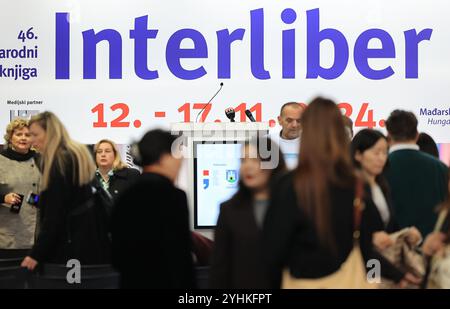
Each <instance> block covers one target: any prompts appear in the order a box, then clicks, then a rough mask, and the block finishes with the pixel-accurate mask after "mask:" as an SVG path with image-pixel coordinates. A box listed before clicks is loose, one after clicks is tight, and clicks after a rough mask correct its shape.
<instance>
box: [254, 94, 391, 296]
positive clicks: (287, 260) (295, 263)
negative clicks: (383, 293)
mask: <svg viewBox="0 0 450 309" xmlns="http://www.w3.org/2000/svg"><path fill="white" fill-rule="evenodd" d="M302 121H303V133H302V140H301V146H300V147H301V149H302V153H301V156H300V161H299V165H298V167H297V169H295V170H294V171H293V172H292V173H290V174H288V175H287V176H286V177H284V178H283V179H282V180H281V181H280V182H279V183H278V184H277V186H276V188H275V189H274V190H273V195H272V201H271V203H270V207H269V210H268V212H267V215H266V222H265V226H264V233H263V235H264V246H265V254H266V256H265V257H266V259H267V263H268V270H269V275H270V280H271V286H272V287H280V286H281V279H282V275H283V276H288V277H289V278H290V279H288V280H289V282H292V280H291V279H293V280H295V279H320V278H326V277H329V276H330V275H332V274H335V273H337V271H338V270H339V269H340V268H341V267H342V266H343V265H344V263H345V262H346V261H347V259H348V258H350V257H357V256H358V253H355V254H353V255H351V253H353V252H356V251H354V250H355V247H354V239H355V237H356V238H358V237H357V234H354V232H355V231H357V230H359V231H360V237H359V247H360V250H361V251H360V252H361V253H362V256H363V257H364V260H362V259H361V258H357V259H353V258H352V260H359V263H361V265H357V267H358V269H360V270H361V267H364V266H365V261H368V260H369V259H371V258H373V257H374V255H373V250H372V234H373V232H374V231H375V227H374V224H373V222H371V218H372V217H373V216H374V215H373V212H374V206H373V204H371V202H370V200H365V202H364V203H363V204H365V208H364V210H363V211H362V213H361V214H362V219H361V224H360V228H359V229H358V228H357V226H356V224H354V218H355V214H357V213H358V212H357V211H356V210H354V208H355V207H354V203H355V204H356V201H359V200H360V197H359V196H358V194H357V191H359V190H357V188H358V186H357V178H356V177H355V173H354V168H353V164H352V160H351V157H350V151H349V149H350V140H349V137H348V134H347V132H346V130H345V126H344V122H343V117H342V114H341V112H340V110H339V108H338V107H337V105H336V104H335V103H334V102H333V101H331V100H328V99H324V98H316V99H314V100H313V101H312V102H311V103H310V104H309V105H308V107H307V109H306V111H305V113H304V114H303V118H302ZM358 204H359V205H361V204H362V203H358ZM380 259H381V257H380ZM380 262H382V261H380ZM361 271H362V272H364V269H362V270H361ZM382 272H383V266H381V275H383V274H382ZM362 276H364V274H363V275H362ZM364 278H365V277H364ZM364 278H360V279H362V280H361V281H363V280H364V281H365V279H364ZM333 287H335V288H340V287H345V285H344V282H339V283H336V286H333Z"/></svg>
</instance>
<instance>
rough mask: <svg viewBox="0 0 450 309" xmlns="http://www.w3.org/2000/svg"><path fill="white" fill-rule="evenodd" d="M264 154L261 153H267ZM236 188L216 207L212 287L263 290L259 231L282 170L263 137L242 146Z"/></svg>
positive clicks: (274, 151) (274, 149)
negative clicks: (228, 198)
mask: <svg viewBox="0 0 450 309" xmlns="http://www.w3.org/2000/svg"><path fill="white" fill-rule="evenodd" d="M269 153H270V156H268V155H265V154H269ZM243 154H244V155H243V159H242V161H241V167H240V177H239V189H238V191H237V192H236V194H235V195H234V196H233V197H232V198H231V199H230V200H228V201H226V202H225V203H223V204H222V205H221V208H220V214H219V219H218V222H217V227H216V230H215V238H214V248H213V256H212V263H211V272H210V286H211V287H213V288H267V287H268V278H267V276H266V272H265V267H264V264H263V262H262V260H261V253H262V251H261V229H262V224H263V221H264V216H265V213H266V209H267V206H268V203H269V197H270V194H271V192H270V185H271V183H272V182H273V181H274V180H275V179H277V177H279V176H280V175H281V174H282V173H284V171H285V169H286V165H285V162H284V159H283V156H282V154H281V153H280V150H279V148H278V145H276V144H275V143H274V142H272V141H271V140H270V139H269V138H266V137H263V138H259V139H258V140H253V141H251V142H250V143H247V144H246V145H245V146H244V150H243Z"/></svg>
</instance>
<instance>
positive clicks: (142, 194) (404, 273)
mask: <svg viewBox="0 0 450 309" xmlns="http://www.w3.org/2000/svg"><path fill="white" fill-rule="evenodd" d="M278 121H279V124H280V126H281V127H282V130H281V131H280V132H275V133H273V134H270V135H268V136H264V137H258V138H255V139H252V140H250V141H247V142H246V143H245V146H244V147H243V153H242V159H241V165H240V173H239V183H238V189H237V192H236V193H235V194H234V195H233V196H232V197H231V199H230V200H228V201H226V202H224V203H223V204H222V205H221V208H220V214H219V217H218V221H217V225H216V228H215V233H214V243H213V246H212V252H211V256H210V258H209V254H208V253H206V254H203V255H202V254H197V258H196V256H195V254H193V252H194V253H195V252H197V253H198V251H199V250H198V249H199V248H198V247H197V248H195V247H193V243H194V244H198V243H201V239H200V242H199V237H200V236H199V235H198V234H195V233H194V232H193V231H190V228H189V208H188V203H187V198H186V194H185V193H184V191H182V190H180V189H179V188H177V187H176V185H175V182H176V179H177V176H178V173H179V170H180V167H181V159H180V156H179V154H178V153H174V147H173V143H174V141H175V139H176V137H175V136H173V135H171V134H170V133H169V132H166V131H163V130H152V131H149V132H147V133H146V134H145V135H144V136H143V137H142V139H141V140H140V142H139V143H137V144H135V145H133V147H132V149H133V153H132V154H133V156H134V160H135V163H136V164H137V165H139V166H140V167H141V171H138V170H137V169H133V168H130V167H128V166H127V165H126V164H125V163H124V162H123V161H122V160H121V157H120V153H119V151H118V148H117V146H116V144H115V143H114V142H113V141H111V140H108V139H102V140H100V141H99V142H98V143H97V144H96V145H95V146H94V153H93V154H91V153H90V151H89V150H88V147H86V145H83V144H80V143H78V142H76V141H74V140H72V139H71V137H70V135H69V133H68V132H67V130H66V128H65V127H64V125H63V124H62V123H61V121H60V120H59V119H58V118H57V117H56V116H55V115H54V114H53V113H51V112H44V113H41V114H38V115H36V116H33V117H32V118H31V119H30V120H24V119H15V120H13V121H12V122H11V123H10V124H9V125H8V127H7V128H6V134H5V142H6V143H5V148H4V150H3V152H2V153H1V155H0V177H1V183H0V199H3V201H2V202H3V204H2V207H0V255H1V252H2V251H4V250H9V249H29V253H28V255H27V256H26V257H25V258H24V259H23V262H22V264H21V265H22V266H23V267H26V268H28V269H29V270H32V271H33V270H35V269H36V268H37V267H39V266H40V265H41V264H45V263H57V264H65V263H66V262H67V261H68V260H69V259H73V258H75V259H78V260H79V261H80V262H81V263H82V264H84V265H86V264H105V263H111V264H112V265H113V266H114V267H115V268H116V269H117V270H118V272H119V273H120V274H121V287H123V288H135V287H143V288H193V287H195V286H196V280H195V272H194V266H195V264H196V263H198V262H199V261H200V260H201V261H203V264H208V265H210V271H209V284H210V287H211V288H302V287H334V288H345V287H356V288H357V287H361V288H363V287H368V286H370V284H373V286H375V287H378V285H379V284H380V280H378V281H377V280H375V281H373V282H372V281H370V280H369V277H370V276H369V275H368V274H369V273H370V271H371V267H370V265H372V264H371V263H372V262H373V261H376V262H377V263H379V266H380V267H379V270H380V273H379V274H377V275H378V277H379V278H381V282H383V281H386V282H391V286H392V285H393V286H396V287H400V288H404V287H419V286H422V287H424V286H427V280H428V277H429V273H430V271H425V272H422V273H420V272H416V271H414V270H413V269H411V268H408V267H402V265H400V264H399V263H398V262H397V261H393V260H392V259H390V258H389V256H387V255H386V254H385V252H386V250H389V248H392V247H393V246H395V245H396V243H397V242H398V241H397V239H398V238H395V237H394V235H398V234H399V233H401V234H402V235H403V237H404V238H401V239H404V240H405V244H406V246H407V247H409V248H412V250H413V251H414V253H415V254H418V255H421V256H422V257H424V259H423V261H424V262H423V263H424V265H423V266H424V267H425V269H430V268H431V266H430V264H431V263H430V261H431V260H432V259H431V257H433V256H436V255H439V254H440V252H442V250H444V249H445V247H446V246H447V244H448V243H449V241H450V238H449V236H450V226H449V221H450V220H449V217H450V216H449V215H448V209H450V200H449V195H450V181H449V168H448V167H447V166H446V165H445V164H444V163H443V162H441V161H440V160H439V158H438V152H437V147H436V144H435V143H434V141H433V140H432V138H431V137H430V136H429V135H427V134H425V133H421V134H419V132H418V130H417V127H418V121H417V118H416V117H415V115H414V114H413V113H411V112H408V111H403V110H395V111H393V112H392V113H391V114H390V115H389V117H388V119H387V120H386V129H387V136H385V135H384V134H383V133H382V132H380V131H377V130H373V129H363V130H360V131H359V132H357V133H356V134H355V135H354V134H353V127H352V122H351V120H350V119H349V118H346V117H345V116H343V115H342V113H341V111H340V109H339V108H338V106H337V105H336V104H335V103H334V102H333V101H331V100H328V99H325V98H320V97H319V98H316V99H314V100H313V101H312V102H310V103H309V104H308V105H307V106H305V105H300V104H297V103H295V102H289V103H286V104H284V105H283V106H282V108H281V111H280V116H279V117H278ZM353 135H354V136H353ZM260 145H264V147H266V148H267V149H265V151H267V150H268V151H269V152H270V156H269V157H267V156H263V155H261V153H260V151H261V147H260ZM175 151H176V150H175ZM254 153H256V154H257V155H256V156H253V155H251V154H254ZM271 156H277V158H278V160H277V162H278V163H277V164H276V165H274V166H271V167H270V168H267V166H268V165H264V163H265V161H270V160H271ZM263 166H266V168H264V167H263ZM141 172H142V173H141ZM100 193H101V194H100ZM33 196H37V197H38V201H37V200H36V199H33V198H31V197H33ZM440 214H441V215H440ZM442 214H444V215H442ZM438 218H440V219H439V220H440V222H439V224H437V222H438V221H439V220H438ZM211 243H212V242H211ZM203 253H204V252H203ZM205 256H206V258H205ZM355 265H356V266H355ZM355 267H356V268H358V269H361V271H362V274H363V275H364V279H363V280H362V281H367V282H364V283H359V285H358V283H355V282H356V281H352V282H353V283H352V284H353V285H351V284H349V283H347V281H346V280H343V279H340V278H343V276H344V274H346V273H348V271H347V270H348V269H349V268H351V269H353V270H352V271H351V273H352V276H357V275H359V274H358V272H357V271H355V269H356V268H355ZM360 277H361V276H360ZM362 281H361V282H362ZM369 281H370V282H369Z"/></svg>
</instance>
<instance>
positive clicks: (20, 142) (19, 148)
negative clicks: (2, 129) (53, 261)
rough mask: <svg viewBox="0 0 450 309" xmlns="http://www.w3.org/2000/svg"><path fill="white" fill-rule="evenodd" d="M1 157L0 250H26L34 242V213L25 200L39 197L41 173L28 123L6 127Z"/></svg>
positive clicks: (19, 120) (19, 121) (35, 211)
mask: <svg viewBox="0 0 450 309" xmlns="http://www.w3.org/2000/svg"><path fill="white" fill-rule="evenodd" d="M4 137H5V142H6V143H5V147H6V148H5V149H4V150H3V151H2V153H1V154H0V203H1V205H0V250H3V249H29V248H31V246H32V245H33V243H34V237H35V231H36V219H37V210H36V207H34V206H32V205H30V204H28V203H27V201H26V200H25V197H26V196H27V195H28V194H29V193H30V192H32V193H35V194H38V193H39V192H38V188H39V181H40V173H39V169H38V167H37V166H36V152H35V151H33V150H31V138H30V132H29V129H28V121H27V120H25V119H20V118H17V119H14V120H13V121H11V122H10V123H9V124H8V126H7V127H6V134H5V135H4Z"/></svg>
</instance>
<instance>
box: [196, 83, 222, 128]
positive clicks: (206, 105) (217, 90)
mask: <svg viewBox="0 0 450 309" xmlns="http://www.w3.org/2000/svg"><path fill="white" fill-rule="evenodd" d="M222 87H223V83H220V88H219V90H217V92H216V93H215V94H214V95H213V96H212V98H211V99H209V101H208V103H206V104H205V106H203V108H202V109H201V110H200V111H199V112H198V114H197V117H195V122H197V121H198V116H200V114H201V113H202V112H203V111H204V110H205V108H206V106H208V104H209V103H211V101H212V100H213V99H214V98H215V97H216V95H217V94H218V93H219V92H220V90H222Z"/></svg>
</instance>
